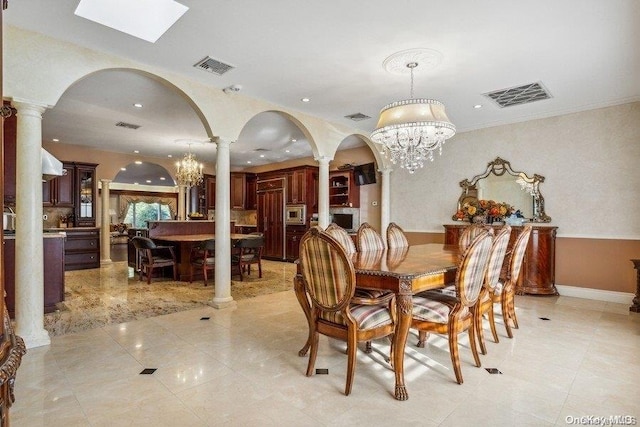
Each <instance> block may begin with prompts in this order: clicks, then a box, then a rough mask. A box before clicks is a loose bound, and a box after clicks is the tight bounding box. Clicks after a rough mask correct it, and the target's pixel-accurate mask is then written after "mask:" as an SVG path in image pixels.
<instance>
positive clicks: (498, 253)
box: [473, 225, 511, 354]
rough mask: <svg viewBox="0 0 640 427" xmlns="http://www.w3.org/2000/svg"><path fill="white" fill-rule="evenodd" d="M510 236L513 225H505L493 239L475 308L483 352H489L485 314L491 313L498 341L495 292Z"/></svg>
mask: <svg viewBox="0 0 640 427" xmlns="http://www.w3.org/2000/svg"><path fill="white" fill-rule="evenodd" d="M510 236H511V227H510V226H509V225H505V226H504V227H502V228H501V229H500V231H499V232H498V234H496V237H495V238H494V239H493V244H492V245H491V254H490V255H489V265H488V266H487V274H486V275H485V277H484V283H483V284H482V290H481V291H480V296H479V297H478V304H476V306H475V307H474V308H473V311H474V314H475V322H476V335H477V336H478V342H479V343H480V352H481V353H482V354H487V346H486V344H485V342H484V330H483V328H482V318H483V316H484V315H485V314H488V315H489V326H490V327H491V334H492V335H493V341H494V342H498V333H497V331H496V322H495V318H494V314H493V293H494V290H495V288H496V286H497V285H498V282H500V273H501V272H502V265H503V264H504V257H505V255H506V253H507V246H508V245H509V237H510Z"/></svg>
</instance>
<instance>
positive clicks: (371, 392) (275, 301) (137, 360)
mask: <svg viewBox="0 0 640 427" xmlns="http://www.w3.org/2000/svg"><path fill="white" fill-rule="evenodd" d="M516 305H517V313H518V318H519V321H520V329H519V330H516V331H515V337H514V339H508V338H506V335H505V332H504V328H503V327H502V325H499V326H498V327H499V335H500V343H498V344H496V343H493V342H492V341H491V340H490V339H489V342H488V344H487V345H488V355H486V356H482V364H483V368H476V367H475V366H473V365H472V360H473V359H472V356H471V352H470V350H469V348H468V345H467V344H468V342H467V341H466V340H465V339H463V340H462V348H461V350H460V354H461V362H462V370H463V375H464V380H465V382H464V384H463V385H458V384H457V383H456V382H455V381H454V375H453V372H452V369H451V365H450V361H449V353H448V349H447V344H446V341H445V340H444V339H443V338H441V337H439V336H431V337H430V338H429V341H428V344H429V345H428V347H427V348H424V349H417V348H416V347H414V346H413V344H414V342H415V337H414V336H411V337H410V341H411V343H410V345H409V346H408V348H407V353H406V359H405V360H406V362H405V369H406V378H407V385H408V390H409V394H410V398H409V400H408V401H405V402H399V401H396V400H394V399H393V397H392V395H393V373H392V371H391V370H390V367H389V365H388V364H387V363H386V362H385V361H384V356H385V355H386V354H387V353H388V350H389V347H388V345H387V342H386V341H384V340H383V341H379V342H376V343H374V352H373V353H371V354H365V353H364V352H362V351H360V352H359V353H358V366H357V369H356V375H355V382H354V386H353V391H352V394H351V395H350V396H348V397H345V396H344V395H343V390H344V383H345V373H346V363H345V361H346V357H345V355H344V353H343V351H344V348H345V346H344V345H343V344H342V343H341V342H338V341H333V340H329V339H327V338H321V348H320V351H319V355H318V360H317V363H316V368H328V369H329V375H314V376H313V377H310V378H307V377H306V376H305V375H304V372H305V369H306V364H307V358H306V357H298V350H299V349H300V347H301V346H302V344H303V343H304V341H305V339H306V330H307V327H306V321H305V319H304V316H303V314H302V311H301V310H300V308H299V306H298V303H297V301H296V299H295V297H294V295H293V292H292V291H290V292H282V293H277V294H271V295H265V296H260V297H256V298H253V299H246V300H242V301H238V305H237V308H236V309H233V310H216V309H213V308H210V307H205V308H200V309H195V310H191V311H183V312H179V313H174V314H169V315H164V316H159V317H154V318H149V319H145V320H138V321H133V322H130V323H125V324H120V325H108V326H105V327H103V328H99V329H93V330H89V331H85V332H81V333H76V334H69V335H63V336H59V337H54V338H53V339H52V343H51V345H50V346H47V347H40V348H34V349H30V350H29V352H28V354H27V355H26V356H25V357H24V359H23V362H22V366H21V367H20V369H19V371H18V376H17V381H16V388H15V392H16V403H15V404H14V405H13V407H12V409H11V421H12V423H13V424H12V425H13V426H14V427H15V426H18V427H19V426H44V425H46V426H48V427H53V426H65V427H69V426H154V427H156V426H172V427H173V426H217V425H229V426H234V425H238V426H269V425H274V426H287V425H291V426H344V425H349V426H351V425H362V426H373V425H421V426H438V425H439V426H516V425H518V426H528V425H531V426H546V425H566V420H567V419H569V418H570V417H574V418H576V417H582V416H591V415H595V416H609V415H611V416H616V415H628V416H632V417H638V416H640V403H638V402H640V387H639V386H638V379H640V352H639V349H640V315H638V314H635V313H629V312H628V306H627V305H622V304H612V303H605V302H598V301H590V300H581V299H576V298H570V297H517V301H516ZM203 317H209V318H210V319H209V320H201V318H203ZM540 317H547V318H549V319H550V320H547V321H545V320H540V319H539V318H540ZM485 367H492V368H497V369H499V370H500V371H501V372H502V374H501V375H490V374H489V373H488V372H487V371H486V370H485V369H484V368H485ZM144 368H157V370H156V371H155V373H153V374H152V375H140V372H141V371H142V370H143V369H144ZM568 417H569V418H568Z"/></svg>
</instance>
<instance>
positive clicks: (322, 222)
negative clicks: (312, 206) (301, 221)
mask: <svg viewBox="0 0 640 427" xmlns="http://www.w3.org/2000/svg"><path fill="white" fill-rule="evenodd" d="M315 159H316V161H317V162H318V166H319V173H318V225H319V226H320V227H322V229H323V230H324V229H325V228H327V227H328V226H329V161H330V160H331V159H330V158H329V157H327V156H319V157H316V158H315Z"/></svg>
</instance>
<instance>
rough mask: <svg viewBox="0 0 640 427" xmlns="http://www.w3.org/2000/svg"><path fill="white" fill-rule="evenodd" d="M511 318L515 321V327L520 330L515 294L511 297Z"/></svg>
mask: <svg viewBox="0 0 640 427" xmlns="http://www.w3.org/2000/svg"><path fill="white" fill-rule="evenodd" d="M509 317H511V319H512V320H513V327H514V328H515V329H520V327H519V326H518V318H517V317H516V301H515V296H514V294H513V293H511V294H510V295H509Z"/></svg>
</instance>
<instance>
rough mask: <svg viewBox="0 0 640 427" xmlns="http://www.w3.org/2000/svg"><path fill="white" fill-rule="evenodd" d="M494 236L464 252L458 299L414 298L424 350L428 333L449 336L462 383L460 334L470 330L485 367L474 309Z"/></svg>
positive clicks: (474, 349) (486, 236) (457, 284)
mask: <svg viewBox="0 0 640 427" xmlns="http://www.w3.org/2000/svg"><path fill="white" fill-rule="evenodd" d="M490 252H491V236H490V235H489V232H487V231H484V232H482V233H480V234H479V235H478V236H476V238H475V239H474V240H473V241H472V242H471V244H470V245H469V247H468V248H467V250H466V251H465V252H464V254H463V256H462V259H461V260H460V263H459V265H458V271H457V273H456V282H455V287H456V296H455V297H447V296H446V295H444V294H441V295H440V297H439V298H438V300H436V299H431V298H427V297H425V296H424V295H425V294H419V295H415V296H414V297H413V312H412V320H411V327H412V328H414V329H417V330H418V337H419V338H418V344H417V346H418V347H424V344H425V341H426V338H427V333H430V332H433V333H436V334H446V335H448V338H449V352H450V353H451V363H452V365H453V370H454V372H455V375H456V381H457V382H458V384H462V383H463V378H462V370H461V369H460V356H459V354H458V334H460V333H461V332H464V331H467V332H468V334H469V344H470V346H471V352H472V353H473V358H474V361H475V364H476V366H478V367H479V366H481V364H480V357H479V356H478V349H477V344H476V337H475V327H474V321H473V319H474V317H473V312H472V307H473V306H474V305H475V304H476V302H477V301H478V296H479V295H480V289H481V288H482V282H483V279H484V276H485V272H486V268H487V263H488V260H489V254H490Z"/></svg>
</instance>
